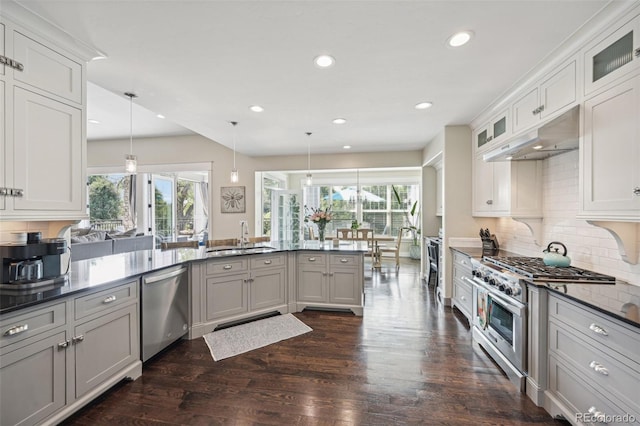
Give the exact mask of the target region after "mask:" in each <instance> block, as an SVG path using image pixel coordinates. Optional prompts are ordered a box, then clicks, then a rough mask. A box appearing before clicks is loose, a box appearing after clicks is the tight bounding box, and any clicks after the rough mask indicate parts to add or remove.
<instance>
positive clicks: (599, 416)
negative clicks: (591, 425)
mask: <svg viewBox="0 0 640 426" xmlns="http://www.w3.org/2000/svg"><path fill="white" fill-rule="evenodd" d="M588 411H589V414H591V417H592V418H593V420H595V421H596V422H598V423H602V422H604V419H606V418H607V416H606V415H605V414H604V413H603V412H602V411H598V409H597V408H596V407H595V406H592V407H591V408H589V410H588Z"/></svg>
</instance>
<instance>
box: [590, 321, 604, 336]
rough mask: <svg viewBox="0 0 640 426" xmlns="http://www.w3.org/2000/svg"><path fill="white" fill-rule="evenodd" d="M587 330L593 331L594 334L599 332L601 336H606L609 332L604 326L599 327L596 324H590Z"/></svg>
mask: <svg viewBox="0 0 640 426" xmlns="http://www.w3.org/2000/svg"><path fill="white" fill-rule="evenodd" d="M589 330H591V331H593V332H594V333H596V334H601V335H603V336H608V335H609V332H608V331H607V330H605V329H604V328H602V327H600V326H599V325H598V324H595V323H594V324H591V325H590V326H589Z"/></svg>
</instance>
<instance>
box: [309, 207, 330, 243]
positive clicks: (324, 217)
mask: <svg viewBox="0 0 640 426" xmlns="http://www.w3.org/2000/svg"><path fill="white" fill-rule="evenodd" d="M307 211H308V212H309V214H308V216H307V217H306V218H305V222H312V223H315V224H316V226H317V227H318V238H319V239H320V242H321V243H322V242H324V231H325V228H326V227H327V223H329V222H331V219H332V218H333V216H332V215H331V208H330V207H328V208H326V209H324V210H322V209H321V208H317V209H313V208H307Z"/></svg>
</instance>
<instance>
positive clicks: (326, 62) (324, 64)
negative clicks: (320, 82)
mask: <svg viewBox="0 0 640 426" xmlns="http://www.w3.org/2000/svg"><path fill="white" fill-rule="evenodd" d="M313 63H314V64H316V66H318V67H320V68H329V67H330V66H333V64H335V63H336V60H335V59H334V58H333V56H329V55H320V56H316V57H315V59H314V60H313Z"/></svg>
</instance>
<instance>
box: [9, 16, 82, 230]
mask: <svg viewBox="0 0 640 426" xmlns="http://www.w3.org/2000/svg"><path fill="white" fill-rule="evenodd" d="M0 29H2V30H4V31H3V32H2V34H3V39H1V40H0V41H1V43H0V46H2V49H3V51H4V52H6V53H5V55H7V56H11V57H10V58H9V59H10V60H11V61H15V63H17V64H20V66H19V67H9V66H5V67H4V74H2V75H0V78H1V81H0V83H2V85H1V86H2V87H1V88H0V97H1V98H2V99H3V108H2V109H0V120H2V122H3V125H2V132H0V133H1V135H0V148H2V149H1V150H0V188H2V195H0V209H2V217H1V220H55V219H63V220H76V219H84V218H86V207H85V205H86V202H85V199H86V184H85V182H86V136H85V123H84V121H85V116H86V107H85V103H86V102H85V95H84V87H85V81H86V80H85V75H84V72H85V69H86V64H85V62H84V61H83V60H82V59H79V58H76V57H74V56H72V54H71V53H69V52H67V51H66V50H64V49H62V48H58V45H57V44H56V43H54V42H49V41H48V40H45V39H43V38H41V37H40V36H38V35H36V34H32V33H31V32H29V31H27V30H25V29H24V28H22V27H21V25H19V24H18V23H16V22H13V21H11V20H9V19H6V18H5V17H4V16H2V28H0Z"/></svg>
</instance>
